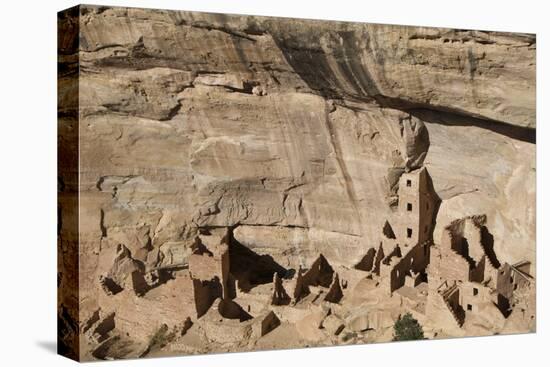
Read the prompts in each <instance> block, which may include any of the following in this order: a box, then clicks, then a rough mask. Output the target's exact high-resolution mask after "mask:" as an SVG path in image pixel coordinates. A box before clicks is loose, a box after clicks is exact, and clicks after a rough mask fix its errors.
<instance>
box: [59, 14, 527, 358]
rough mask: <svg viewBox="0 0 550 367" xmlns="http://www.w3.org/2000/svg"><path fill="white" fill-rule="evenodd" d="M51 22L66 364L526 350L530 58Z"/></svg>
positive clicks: (209, 20)
mask: <svg viewBox="0 0 550 367" xmlns="http://www.w3.org/2000/svg"><path fill="white" fill-rule="evenodd" d="M59 21H60V27H61V28H62V29H63V30H64V33H63V34H64V35H65V36H63V37H62V38H61V39H60V47H61V48H62V50H61V51H60V55H61V56H60V65H61V67H60V73H61V75H60V81H59V84H60V90H61V91H66V90H73V89H75V88H76V89H77V90H78V95H77V97H78V98H77V100H78V101H79V102H78V104H77V105H76V106H75V103H76V102H75V101H74V100H72V99H68V97H67V96H66V94H63V93H61V94H60V109H62V110H63V111H61V112H60V127H59V129H60V136H61V137H62V138H61V139H60V152H61V155H63V154H64V153H63V152H65V153H66V154H67V155H69V153H67V152H70V151H72V150H74V149H75V146H76V147H77V148H76V151H78V153H79V155H78V157H77V158H75V159H73V160H70V159H66V160H63V162H61V163H60V166H59V167H60V168H59V171H60V183H61V184H60V192H59V215H60V227H59V228H58V234H59V253H60V271H59V276H58V282H59V289H60V297H59V312H58V319H59V326H60V327H59V330H60V334H61V336H60V345H61V348H62V349H63V348H64V349H63V350H65V352H66V354H67V355H72V356H73V357H75V355H78V358H80V359H82V360H96V359H117V358H136V357H145V356H166V355H179V354H198V353H213V352H233V351H249V350H265V349H279V348H297V347H310V346H328V345H343V344H357V343H374V342H383V341H391V340H393V337H394V330H393V326H394V324H395V322H396V321H397V320H399V319H400V317H401V316H403V315H405V314H408V313H410V314H411V315H412V317H414V319H416V320H417V321H418V323H419V324H420V325H421V327H422V330H423V334H424V337H425V338H427V339H437V338H449V337H463V336H474V335H475V336H478V335H496V334H507V333H525V332H533V331H535V325H536V318H535V312H536V304H535V274H536V257H535V228H534V227H535V224H534V223H535V213H534V207H535V204H534V195H535V189H534V188H535V184H534V183H535V172H536V169H535V159H534V157H535V141H534V131H535V124H534V97H533V98H532V95H533V94H534V54H535V51H536V41H535V39H534V36H532V35H531V36H530V35H523V34H500V33H498V32H481V31H479V32H478V31H464V30H451V29H443V28H441V29H439V28H437V29H436V28H433V29H428V28H422V27H405V26H382V25H370V24H359V23H343V22H328V21H306V20H293V19H271V20H270V19H269V18H263V17H246V16H225V15H224V16H223V17H222V16H215V15H212V14H201V13H189V12H176V11H162V10H151V9H148V10H146V9H127V8H111V7H95V6H82V7H79V8H76V10H74V11H73V12H68V13H64V15H63V14H61V15H60V20H59ZM71 40H72V41H71ZM205 45H208V46H205ZM510 45H513V47H514V50H515V51H514V52H513V53H511V52H509V51H508V48H509V47H512V46H510ZM75 47H76V49H75ZM434 50H438V51H437V53H436V52H434ZM75 55H77V56H75ZM467 55H474V56H473V57H477V58H476V59H475V60H477V61H476V62H477V63H476V67H475V69H473V68H471V65H469V61H468V60H470V59H471V58H470V59H468V57H467ZM73 56H74V57H76V59H75V58H74V57H73ZM75 60H78V61H77V62H75ZM77 66H78V67H77ZM77 69H78V70H80V71H79V72H77V71H75V70H77ZM75 78H76V79H75ZM75 80H76V81H77V83H78V87H75V86H74V82H75ZM449 85H452V86H453V87H452V88H451V87H449ZM67 93H68V92H67ZM518 96H522V97H521V98H519V97H518ZM75 127H77V128H75ZM77 132H78V133H77ZM75 162H76V163H75ZM75 164H76V165H77V166H75ZM75 167H76V168H75ZM75 193H77V194H78V195H77V196H75ZM76 197H77V198H76ZM75 198H76V199H75ZM74 218H78V220H75V219H74ZM74 264H77V265H74ZM71 353H73V354H71ZM75 358H76V357H75Z"/></svg>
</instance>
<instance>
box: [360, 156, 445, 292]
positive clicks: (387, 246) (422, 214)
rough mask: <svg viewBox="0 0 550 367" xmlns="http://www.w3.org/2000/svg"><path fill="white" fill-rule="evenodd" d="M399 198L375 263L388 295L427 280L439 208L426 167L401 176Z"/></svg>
mask: <svg viewBox="0 0 550 367" xmlns="http://www.w3.org/2000/svg"><path fill="white" fill-rule="evenodd" d="M398 195H399V196H398V202H397V207H396V210H395V211H394V212H393V213H392V214H393V215H392V216H391V217H390V218H389V219H388V220H387V221H386V222H385V224H384V227H383V229H382V234H383V236H382V239H381V241H380V246H379V249H378V251H377V253H376V256H375V258H374V261H373V271H374V272H375V273H376V274H378V275H380V277H381V278H382V284H383V286H384V287H386V289H387V292H388V293H389V294H391V293H392V292H393V291H395V290H396V289H399V288H400V287H402V286H404V285H408V286H411V287H415V286H417V285H418V284H420V283H422V282H424V281H426V280H427V279H426V273H425V270H426V266H427V265H428V262H429V257H430V246H431V245H432V233H433V228H434V226H435V217H436V214H437V209H438V205H439V197H438V196H437V194H436V193H435V191H434V189H433V185H432V180H431V177H430V175H429V173H428V170H427V169H426V168H425V167H423V168H420V169H417V170H414V171H411V172H406V173H403V174H402V175H401V178H400V179H399V190H398ZM371 256H374V253H373V252H371ZM366 270H369V269H366Z"/></svg>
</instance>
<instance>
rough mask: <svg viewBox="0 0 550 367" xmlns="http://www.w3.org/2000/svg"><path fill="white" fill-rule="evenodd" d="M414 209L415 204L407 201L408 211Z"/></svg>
mask: <svg viewBox="0 0 550 367" xmlns="http://www.w3.org/2000/svg"><path fill="white" fill-rule="evenodd" d="M412 210H413V205H412V204H411V203H407V211H408V212H412Z"/></svg>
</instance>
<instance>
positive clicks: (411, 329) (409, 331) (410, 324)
mask: <svg viewBox="0 0 550 367" xmlns="http://www.w3.org/2000/svg"><path fill="white" fill-rule="evenodd" d="M421 339H424V332H423V331H422V326H420V324H419V323H418V321H417V320H416V319H415V318H414V317H413V316H412V315H411V314H410V312H407V313H406V314H405V315H403V316H399V320H397V321H396V322H395V324H394V325H393V340H396V341H401V340H421Z"/></svg>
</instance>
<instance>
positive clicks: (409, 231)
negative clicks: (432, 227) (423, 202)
mask: <svg viewBox="0 0 550 367" xmlns="http://www.w3.org/2000/svg"><path fill="white" fill-rule="evenodd" d="M412 235H413V230H412V228H407V238H411V237H412Z"/></svg>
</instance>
